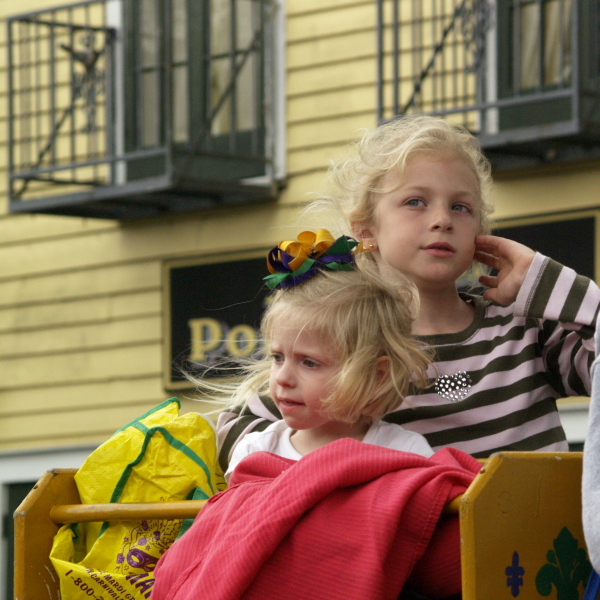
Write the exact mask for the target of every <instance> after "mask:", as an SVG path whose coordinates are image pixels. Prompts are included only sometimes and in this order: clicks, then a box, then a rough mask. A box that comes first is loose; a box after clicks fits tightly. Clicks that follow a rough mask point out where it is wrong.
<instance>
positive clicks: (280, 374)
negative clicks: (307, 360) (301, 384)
mask: <svg viewBox="0 0 600 600" xmlns="http://www.w3.org/2000/svg"><path fill="white" fill-rule="evenodd" d="M275 381H276V382H277V383H278V384H279V385H280V386H282V387H293V386H294V385H295V382H296V378H295V376H294V369H293V368H292V366H291V365H290V363H289V362H288V361H285V362H284V363H283V364H282V365H281V366H280V367H279V368H278V369H277V373H276V374H275Z"/></svg>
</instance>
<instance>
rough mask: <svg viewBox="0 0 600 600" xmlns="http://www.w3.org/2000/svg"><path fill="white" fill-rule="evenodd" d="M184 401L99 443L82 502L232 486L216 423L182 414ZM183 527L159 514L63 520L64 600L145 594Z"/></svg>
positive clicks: (166, 496) (57, 554) (81, 478)
mask: <svg viewBox="0 0 600 600" xmlns="http://www.w3.org/2000/svg"><path fill="white" fill-rule="evenodd" d="M179 406H180V405H179V400H177V398H171V399H169V400H166V401H165V402H163V403H162V404H160V405H159V406H157V407H156V408H154V409H152V410H151V411H149V412H147V413H146V414H144V415H142V416H141V417H140V418H138V419H136V420H134V421H132V422H131V423H129V424H128V425H126V426H125V427H123V428H122V429H120V430H119V431H117V432H116V433H115V434H114V435H113V436H112V437H111V438H110V439H109V440H107V441H106V442H105V443H104V444H102V445H101V446H100V447H99V448H97V449H96V450H95V451H94V452H93V453H92V454H91V455H90V456H89V457H88V458H87V460H86V461H85V463H84V464H83V466H82V467H81V469H79V471H78V472H77V474H76V475H75V481H76V483H77V488H78V490H79V495H80V497H81V502H82V503H84V504H97V503H107V502H159V501H167V500H184V499H194V500H202V499H206V498H210V496H212V495H213V494H215V493H216V492H218V491H220V490H222V489H225V487H226V483H225V480H224V478H223V473H222V471H221V469H220V467H219V465H218V461H217V448H216V435H215V430H214V426H213V425H212V423H210V422H209V421H208V420H207V419H206V418H204V417H203V416H201V415H199V414H197V413H187V414H185V415H181V416H179ZM189 524H190V523H187V525H189ZM184 528H185V527H184ZM184 528H182V521H181V520H158V519H156V520H149V521H141V522H140V521H137V522H131V521H128V522H120V523H119V522H115V523H112V524H111V523H80V524H77V525H72V526H71V525H65V526H63V527H62V528H61V529H60V530H59V531H58V533H57V534H56V536H55V538H54V543H53V546H52V550H51V553H50V559H51V560H52V564H53V565H54V568H55V570H56V572H57V574H58V576H59V579H60V591H61V597H62V599H63V600H89V599H95V600H108V599H109V598H110V599H113V600H142V599H144V600H146V599H147V598H149V597H150V592H151V591H152V586H153V584H154V578H153V576H152V572H153V570H154V567H155V566H156V563H157V562H158V559H159V558H160V557H161V556H162V554H163V553H164V552H165V551H166V550H167V548H168V547H169V546H170V545H171V544H172V543H173V541H174V540H175V538H176V537H177V536H178V535H179V534H180V532H181V531H182V529H184Z"/></svg>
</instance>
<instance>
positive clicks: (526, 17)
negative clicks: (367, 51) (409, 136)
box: [377, 0, 600, 167]
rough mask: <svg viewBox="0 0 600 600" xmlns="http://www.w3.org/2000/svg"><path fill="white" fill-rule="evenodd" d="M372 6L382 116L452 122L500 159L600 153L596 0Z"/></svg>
mask: <svg viewBox="0 0 600 600" xmlns="http://www.w3.org/2000/svg"><path fill="white" fill-rule="evenodd" d="M377 4H378V40H379V48H378V91H377V93H378V112H379V114H378V116H379V118H380V119H389V118H393V117H396V116H398V115H402V114H408V113H411V112H421V113H428V114H434V115H439V116H443V117H445V118H448V119H450V120H453V121H458V122H460V123H462V124H463V125H464V126H466V127H468V128H469V129H470V130H471V131H472V132H473V133H475V134H476V135H478V136H479V138H480V140H481V142H482V145H483V146H484V148H485V149H486V150H487V152H488V153H489V154H490V156H491V157H492V159H493V162H494V161H495V162H496V166H500V167H501V166H526V165H528V164H537V163H539V162H540V161H542V162H543V161H546V160H555V159H557V158H561V157H562V158H565V159H569V158H582V157H587V156H595V155H597V154H600V148H599V146H600V143H599V142H600V137H598V134H597V130H598V120H599V116H598V115H597V114H596V113H597V112H598V111H597V110H596V106H598V102H599V100H600V85H599V83H600V78H599V65H600V61H599V52H598V31H597V29H598V28H597V23H598V2H595V1H586V0H495V1H493V0H423V1H422V2H421V1H420V2H416V1H413V0H391V2H384V1H383V0H378V3H377Z"/></svg>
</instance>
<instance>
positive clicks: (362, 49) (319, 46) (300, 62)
mask: <svg viewBox="0 0 600 600" xmlns="http://www.w3.org/2000/svg"><path fill="white" fill-rule="evenodd" d="M375 53H376V36H375V32H374V31H369V30H361V31H352V32H349V33H347V34H345V35H343V36H338V37H335V38H331V37H325V38H319V39H316V40H305V41H302V42H297V43H295V44H290V45H288V47H287V48H286V65H287V69H288V71H289V72H293V71H294V70H297V69H306V70H310V69H312V68H314V67H317V66H320V65H328V64H335V63H338V62H351V61H353V60H356V59H363V58H369V57H372V59H373V63H374V64H375V61H376V54H375Z"/></svg>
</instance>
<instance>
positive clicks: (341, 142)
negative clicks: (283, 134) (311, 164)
mask: <svg viewBox="0 0 600 600" xmlns="http://www.w3.org/2000/svg"><path fill="white" fill-rule="evenodd" d="M374 126H375V117H374V116H373V115H366V114H358V115H349V116H344V117H340V118H339V119H327V120H325V121H309V122H307V123H295V124H294V125H290V127H289V128H288V146H289V151H290V153H292V152H302V151H303V150H305V149H307V148H311V147H314V146H323V145H328V146H331V147H332V148H333V151H332V152H331V158H334V157H336V156H340V155H341V154H342V153H343V152H344V151H345V147H346V145H347V144H348V143H349V142H350V141H352V140H355V139H359V138H360V136H362V134H363V133H364V130H365V129H370V128H371V127H374ZM324 166H327V165H324Z"/></svg>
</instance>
